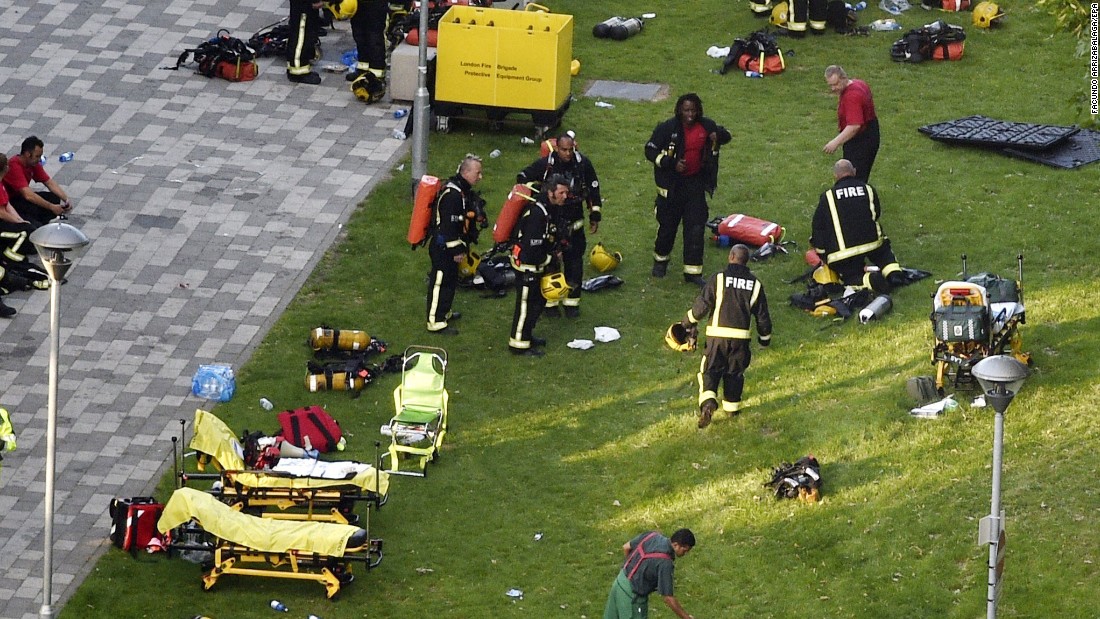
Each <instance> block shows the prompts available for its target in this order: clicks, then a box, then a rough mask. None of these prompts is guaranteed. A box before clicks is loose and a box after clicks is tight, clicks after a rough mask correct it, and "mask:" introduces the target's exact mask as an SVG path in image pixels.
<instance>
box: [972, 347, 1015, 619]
mask: <svg viewBox="0 0 1100 619" xmlns="http://www.w3.org/2000/svg"><path fill="white" fill-rule="evenodd" d="M970 373H971V374H972V375H973V376H974V378H976V379H978V384H980V385H981V386H982V392H983V394H984V396H985V401H986V403H987V404H988V405H989V406H991V407H992V408H993V412H994V413H996V415H995V416H994V422H993V498H992V500H991V501H990V506H989V515H988V516H986V517H984V518H982V519H981V522H980V523H979V525H978V545H979V546H980V545H983V544H989V586H988V589H987V591H986V618H987V619H996V617H997V599H998V598H999V597H1000V587H1001V576H1002V574H1003V573H1004V553H1005V542H1006V539H1007V538H1006V537H1005V526H1004V513H1003V512H1002V511H1001V462H1002V460H1001V453H1002V452H1003V450H1004V423H1005V411H1006V410H1008V405H1009V404H1011V403H1012V399H1013V398H1015V397H1016V394H1017V393H1019V391H1020V387H1022V386H1023V384H1024V379H1026V378H1027V376H1028V369H1027V366H1026V365H1024V364H1023V363H1020V362H1019V361H1018V360H1017V359H1016V358H1015V357H1012V356H1011V355H994V356H992V357H986V358H985V359H982V360H981V361H979V362H978V363H976V364H974V368H973V369H971V371H970Z"/></svg>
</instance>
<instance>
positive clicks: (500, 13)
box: [435, 5, 573, 110]
mask: <svg viewBox="0 0 1100 619" xmlns="http://www.w3.org/2000/svg"><path fill="white" fill-rule="evenodd" d="M532 6H533V5H532ZM436 51H437V56H436V77H435V88H436V91H435V97H436V100H437V101H441V102H447V103H459V104H469V105H481V106H489V107H498V108H509V109H514V110H557V109H559V108H561V107H562V106H563V105H565V104H566V102H567V101H568V99H569V94H570V92H569V90H570V75H569V66H570V63H571V62H572V60H573V16H572V15H562V14H557V13H545V12H541V11H539V12H535V11H508V10H504V9H485V8H478V7H472V6H459V5H456V6H452V7H451V8H450V9H449V10H448V11H447V13H446V14H445V15H444V16H443V18H442V19H440V21H439V42H438V46H437V48H436Z"/></svg>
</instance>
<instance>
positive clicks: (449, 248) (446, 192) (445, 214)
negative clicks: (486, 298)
mask: <svg viewBox="0 0 1100 619" xmlns="http://www.w3.org/2000/svg"><path fill="white" fill-rule="evenodd" d="M480 180H481V158H480V157H478V156H477V155H466V157H465V158H464V159H463V160H462V163H460V164H459V165H458V171H457V172H456V173H455V175H454V176H452V177H451V178H450V179H449V180H448V181H447V184H446V185H444V186H443V189H441V190H440V191H439V195H438V196H437V197H436V202H435V209H434V210H435V212H434V213H433V215H432V218H433V219H432V226H431V230H430V232H429V234H430V235H431V237H430V239H429V241H428V255H429V256H430V257H431V259H432V269H431V271H429V273H428V331H429V332H430V333H441V334H443V335H458V329H456V328H454V327H452V326H450V324H449V322H448V321H451V320H458V319H459V318H460V317H461V314H459V313H458V312H452V311H451V305H452V304H453V303H454V298H455V290H456V289H457V288H458V265H459V263H460V262H462V261H464V260H465V259H466V255H467V254H468V253H469V252H470V245H473V244H474V243H477V239H478V235H479V232H480V230H479V228H478V225H477V222H478V220H484V215H483V214H484V212H485V211H484V205H485V201H484V200H482V199H481V196H479V195H478V194H477V193H475V192H474V185H476V184H477V183H478V181H480Z"/></svg>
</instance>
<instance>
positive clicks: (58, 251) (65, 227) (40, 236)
mask: <svg viewBox="0 0 1100 619" xmlns="http://www.w3.org/2000/svg"><path fill="white" fill-rule="evenodd" d="M30 238H31V243H32V244H33V245H34V248H35V249H36V250H37V251H38V256H39V258H41V259H42V266H43V267H44V268H45V269H46V273H48V274H49V276H50V374H49V381H50V382H49V397H48V400H47V410H46V496H45V499H44V502H43V512H44V513H45V528H44V529H43V531H42V536H43V538H45V542H44V549H43V550H44V554H43V559H42V608H41V609H40V610H39V611H38V616H39V617H41V618H42V619H52V617H53V608H52V606H51V602H52V601H53V600H52V597H53V592H52V588H53V516H54V505H53V500H54V466H55V464H56V462H57V452H56V450H55V448H54V447H55V444H56V443H57V358H58V356H59V354H60V353H59V349H60V342H61V283H62V282H63V281H64V280H65V275H66V274H67V273H68V272H69V270H70V269H71V268H72V266H73V259H75V258H76V256H77V254H79V253H80V251H81V250H82V249H83V248H84V247H85V246H86V245H87V244H88V242H89V241H88V237H87V236H85V234H84V233H83V232H81V231H80V230H79V229H77V228H75V227H73V226H71V225H69V224H67V223H64V222H63V221H61V220H59V219H58V220H54V221H52V222H50V223H48V224H46V225H44V226H42V227H41V228H39V229H37V230H35V231H34V232H32V233H31V237H30Z"/></svg>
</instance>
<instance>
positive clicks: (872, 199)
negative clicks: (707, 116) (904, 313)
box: [810, 159, 905, 292]
mask: <svg viewBox="0 0 1100 619" xmlns="http://www.w3.org/2000/svg"><path fill="white" fill-rule="evenodd" d="M833 178H835V179H836V183H835V184H834V185H833V187H832V189H829V190H828V191H826V192H824V193H822V194H821V198H820V199H819V200H818V202H817V210H815V211H814V218H813V225H812V230H813V233H812V236H811V237H810V245H811V246H812V247H813V248H814V251H816V252H817V254H818V256H819V257H820V258H821V261H822V262H823V263H825V264H826V265H828V267H829V268H830V269H832V270H833V271H835V272H836V274H837V276H838V277H839V278H840V281H841V282H843V283H844V285H846V286H853V287H856V288H871V289H874V290H875V291H877V292H889V289H890V287H891V286H900V285H903V284H904V283H905V275H904V272H903V271H902V268H901V265H899V264H898V260H897V258H895V257H894V252H893V251H892V250H891V249H890V239H888V238H886V235H884V234H883V233H882V228H881V226H879V223H878V218H879V215H880V214H881V213H882V206H881V204H880V203H879V196H878V193H877V192H876V191H875V189H874V188H873V187H871V186H870V185H868V184H867V183H866V182H864V181H862V180H860V179H859V178H858V177H857V175H856V168H855V166H854V165H852V162H851V161H848V160H847V159H841V160H840V161H837V162H836V164H835V165H833ZM865 260H869V261H870V262H871V263H873V264H874V265H875V266H877V267H878V269H879V270H878V271H871V272H867V273H865V272H864V268H863V265H864V261H865ZM884 279H885V281H883V280H884Z"/></svg>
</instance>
